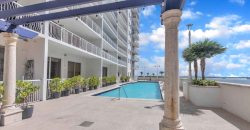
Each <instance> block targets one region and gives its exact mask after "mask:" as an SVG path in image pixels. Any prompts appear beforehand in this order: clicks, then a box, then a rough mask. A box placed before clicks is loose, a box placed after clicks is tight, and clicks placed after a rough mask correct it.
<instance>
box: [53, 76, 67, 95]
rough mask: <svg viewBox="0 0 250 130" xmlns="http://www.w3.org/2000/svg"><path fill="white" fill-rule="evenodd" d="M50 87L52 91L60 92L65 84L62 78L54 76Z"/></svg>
mask: <svg viewBox="0 0 250 130" xmlns="http://www.w3.org/2000/svg"><path fill="white" fill-rule="evenodd" d="M49 88H50V91H51V92H52V93H56V92H58V93H60V92H61V91H63V90H64V88H63V84H62V81H61V79H60V78H54V79H52V80H51V81H50V83H49Z"/></svg>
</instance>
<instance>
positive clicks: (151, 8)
mask: <svg viewBox="0 0 250 130" xmlns="http://www.w3.org/2000/svg"><path fill="white" fill-rule="evenodd" d="M155 9H156V7H155V6H154V5H151V6H148V7H145V8H144V10H143V11H142V14H143V15H144V16H150V15H152V14H153V12H154V11H155Z"/></svg>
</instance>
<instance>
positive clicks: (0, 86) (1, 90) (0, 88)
mask: <svg viewBox="0 0 250 130" xmlns="http://www.w3.org/2000/svg"><path fill="white" fill-rule="evenodd" d="M3 93H4V86H3V83H0V102H2V101H3Z"/></svg>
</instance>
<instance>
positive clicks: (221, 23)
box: [179, 15, 250, 48]
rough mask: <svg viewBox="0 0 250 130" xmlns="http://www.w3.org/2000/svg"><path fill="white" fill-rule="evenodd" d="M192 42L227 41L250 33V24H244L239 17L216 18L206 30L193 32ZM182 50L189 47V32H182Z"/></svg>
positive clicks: (180, 37) (206, 26)
mask: <svg viewBox="0 0 250 130" xmlns="http://www.w3.org/2000/svg"><path fill="white" fill-rule="evenodd" d="M191 33H192V42H196V41H199V40H202V39H205V38H209V39H227V38H230V37H232V36H235V35H240V34H246V33H250V24H247V23H244V22H243V20H242V19H241V17H240V16H238V15H226V16H221V17H214V18H213V19H212V20H211V21H210V22H209V23H208V24H206V25H205V28H204V29H196V30H192V31H191ZM179 40H180V48H185V47H187V46H188V30H181V31H180V36H179Z"/></svg>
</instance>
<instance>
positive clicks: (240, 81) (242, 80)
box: [207, 78, 250, 85]
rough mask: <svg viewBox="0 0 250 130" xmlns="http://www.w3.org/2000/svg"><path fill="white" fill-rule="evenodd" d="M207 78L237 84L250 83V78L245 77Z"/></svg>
mask: <svg viewBox="0 0 250 130" xmlns="http://www.w3.org/2000/svg"><path fill="white" fill-rule="evenodd" d="M207 79H209V80H215V81H218V82H227V83H237V84H247V85H250V79H247V78H207Z"/></svg>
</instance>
